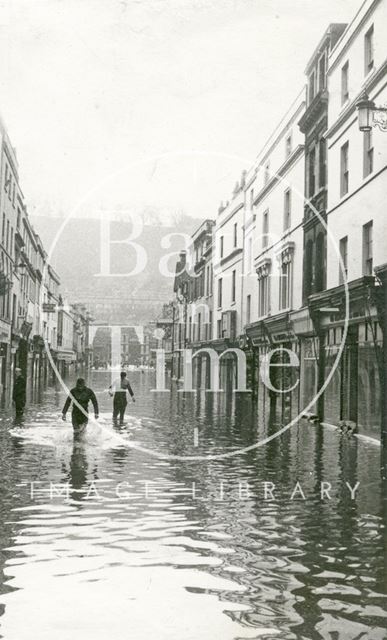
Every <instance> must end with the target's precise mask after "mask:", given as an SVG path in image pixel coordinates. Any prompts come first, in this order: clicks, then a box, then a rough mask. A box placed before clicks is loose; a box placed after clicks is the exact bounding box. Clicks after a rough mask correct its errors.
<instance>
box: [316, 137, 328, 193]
mask: <svg viewBox="0 0 387 640" xmlns="http://www.w3.org/2000/svg"><path fill="white" fill-rule="evenodd" d="M326 172H327V152H326V142H325V139H324V138H321V140H320V142H319V147H318V184H319V187H320V189H321V187H325V183H326Z"/></svg>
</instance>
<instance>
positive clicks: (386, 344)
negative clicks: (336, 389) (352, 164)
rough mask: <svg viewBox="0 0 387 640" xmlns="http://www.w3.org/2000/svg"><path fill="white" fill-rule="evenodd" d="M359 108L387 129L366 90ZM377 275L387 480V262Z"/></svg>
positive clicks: (362, 122)
mask: <svg viewBox="0 0 387 640" xmlns="http://www.w3.org/2000/svg"><path fill="white" fill-rule="evenodd" d="M356 108H357V110H358V124H359V129H360V131H363V132H367V131H371V129H372V127H375V126H377V127H379V129H380V130H381V131H387V106H382V107H376V106H375V103H374V102H373V101H372V100H370V99H369V97H368V95H367V93H366V92H364V93H362V95H361V96H360V98H359V100H358V101H357V103H356ZM375 274H376V277H377V278H378V280H379V283H380V289H381V291H380V290H379V291H378V292H377V298H376V300H377V309H378V316H379V324H380V327H381V329H382V336H383V345H382V362H381V367H380V369H379V371H380V387H381V389H380V392H381V422H382V424H381V441H382V470H383V479H384V480H385V481H387V314H386V312H385V310H386V305H387V263H386V264H383V265H380V266H378V267H376V268H375Z"/></svg>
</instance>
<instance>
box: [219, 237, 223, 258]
mask: <svg viewBox="0 0 387 640" xmlns="http://www.w3.org/2000/svg"><path fill="white" fill-rule="evenodd" d="M223 251H224V237H223V236H220V257H221V258H223Z"/></svg>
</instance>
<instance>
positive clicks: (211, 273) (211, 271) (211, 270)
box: [210, 262, 214, 296]
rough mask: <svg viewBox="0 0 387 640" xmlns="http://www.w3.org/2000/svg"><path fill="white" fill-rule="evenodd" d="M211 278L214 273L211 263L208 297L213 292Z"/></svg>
mask: <svg viewBox="0 0 387 640" xmlns="http://www.w3.org/2000/svg"><path fill="white" fill-rule="evenodd" d="M213 278H214V273H213V268H212V262H211V264H210V296H212V292H213V281H214V280H213Z"/></svg>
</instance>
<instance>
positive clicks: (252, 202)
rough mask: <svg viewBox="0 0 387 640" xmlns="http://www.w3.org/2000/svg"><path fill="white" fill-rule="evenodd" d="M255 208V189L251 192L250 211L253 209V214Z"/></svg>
mask: <svg viewBox="0 0 387 640" xmlns="http://www.w3.org/2000/svg"><path fill="white" fill-rule="evenodd" d="M253 207H254V189H251V191H250V209H251V212H253Z"/></svg>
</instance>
